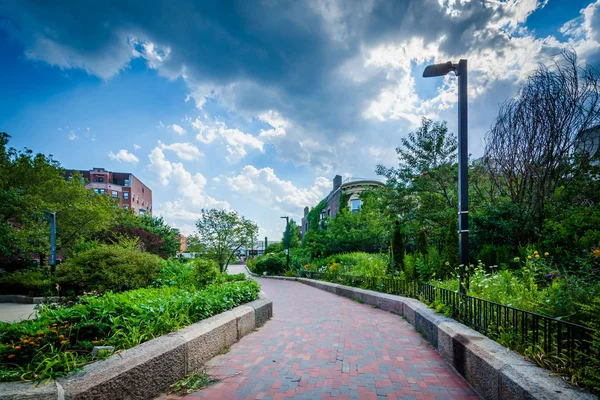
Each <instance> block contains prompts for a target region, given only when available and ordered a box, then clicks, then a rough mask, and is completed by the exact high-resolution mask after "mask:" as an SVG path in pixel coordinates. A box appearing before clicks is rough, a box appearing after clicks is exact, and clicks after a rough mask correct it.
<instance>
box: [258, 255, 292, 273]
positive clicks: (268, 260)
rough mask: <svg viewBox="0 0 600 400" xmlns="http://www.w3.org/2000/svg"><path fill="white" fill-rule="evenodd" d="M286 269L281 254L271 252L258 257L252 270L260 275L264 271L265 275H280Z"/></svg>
mask: <svg viewBox="0 0 600 400" xmlns="http://www.w3.org/2000/svg"><path fill="white" fill-rule="evenodd" d="M285 269H286V260H285V258H284V257H282V256H281V255H276V254H271V255H268V256H262V257H259V258H258V259H257V260H256V266H255V269H254V272H255V273H257V274H259V275H262V274H263V273H264V272H266V273H267V275H281V274H283V272H284V271H285Z"/></svg>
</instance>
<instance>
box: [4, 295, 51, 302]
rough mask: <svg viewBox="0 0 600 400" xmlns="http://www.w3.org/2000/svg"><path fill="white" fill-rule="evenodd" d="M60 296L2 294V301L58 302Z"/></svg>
mask: <svg viewBox="0 0 600 400" xmlns="http://www.w3.org/2000/svg"><path fill="white" fill-rule="evenodd" d="M59 299H60V297H56V296H50V297H31V296H23V295H20V294H3V295H0V303H21V304H42V303H56V302H58V300H59Z"/></svg>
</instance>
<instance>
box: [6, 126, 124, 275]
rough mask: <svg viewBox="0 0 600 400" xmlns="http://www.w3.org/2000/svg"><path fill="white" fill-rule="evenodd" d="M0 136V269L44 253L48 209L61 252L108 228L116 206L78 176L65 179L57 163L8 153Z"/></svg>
mask: <svg viewBox="0 0 600 400" xmlns="http://www.w3.org/2000/svg"><path fill="white" fill-rule="evenodd" d="M9 139H10V136H8V135H7V134H6V133H0V267H2V268H6V269H7V270H13V269H15V268H16V267H22V266H24V265H26V264H27V263H28V262H27V261H28V260H29V259H30V257H31V255H34V254H38V255H40V259H41V260H42V261H44V260H45V259H46V255H47V254H48V252H49V223H48V219H47V218H46V216H45V212H46V211H47V210H50V211H54V212H56V213H57V214H56V215H57V217H56V218H57V226H58V232H57V246H58V248H59V249H61V250H62V251H63V252H65V253H66V252H68V251H69V249H70V248H71V247H72V246H73V245H74V244H75V243H77V242H78V241H80V240H81V239H82V238H90V237H91V236H92V235H94V234H95V233H97V232H100V231H102V230H104V229H106V228H107V227H108V226H110V224H111V221H112V218H113V216H114V214H115V212H116V210H118V205H117V204H116V202H114V201H113V200H112V199H111V198H110V197H109V196H99V195H95V194H94V193H93V192H91V191H89V190H87V189H85V187H84V182H82V181H81V180H80V179H79V177H78V176H73V177H71V178H70V179H65V177H64V170H63V169H62V168H61V167H60V164H59V163H58V162H57V161H56V160H54V159H53V158H52V156H46V155H43V154H34V153H33V152H32V151H31V150H29V149H25V150H24V151H17V150H15V149H13V148H8V147H7V146H8V142H9Z"/></svg>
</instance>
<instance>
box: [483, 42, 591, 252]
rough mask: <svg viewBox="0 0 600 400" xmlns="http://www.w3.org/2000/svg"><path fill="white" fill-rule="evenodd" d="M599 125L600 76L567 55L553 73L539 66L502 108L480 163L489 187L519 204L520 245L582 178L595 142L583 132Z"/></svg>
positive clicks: (532, 237) (531, 237)
mask: <svg viewBox="0 0 600 400" xmlns="http://www.w3.org/2000/svg"><path fill="white" fill-rule="evenodd" d="M599 123H600V71H598V70H597V69H595V68H594V67H591V66H586V67H583V68H581V67H579V66H578V64H577V56H576V54H575V53H574V52H569V51H567V52H565V53H563V59H562V61H561V62H557V63H555V65H554V66H553V67H552V68H549V67H546V66H544V65H540V66H539V67H538V69H537V70H536V71H535V72H534V73H533V74H532V75H531V76H530V77H529V78H528V80H527V81H526V82H525V84H524V85H523V86H522V87H521V90H520V91H519V93H518V95H516V96H515V97H514V98H513V99H511V100H509V101H507V102H506V103H504V104H503V105H502V106H501V108H500V112H499V113H498V117H497V118H496V120H495V122H494V124H493V125H492V128H491V130H490V131H489V133H488V135H487V138H486V139H487V140H486V149H485V161H486V165H487V167H488V170H489V175H490V177H491V179H492V181H493V183H494V185H495V186H496V187H497V188H498V189H499V190H500V192H501V193H502V194H503V195H505V196H507V197H508V198H509V199H510V201H511V202H513V203H514V204H516V205H518V208H519V213H518V221H517V222H518V224H519V225H521V229H520V230H519V231H518V232H517V234H518V236H517V238H516V239H517V240H518V241H519V242H522V243H527V242H530V241H532V240H534V241H535V240H536V239H537V238H538V237H539V235H540V232H541V231H542V228H543V225H544V220H545V218H546V217H547V215H548V211H549V206H551V205H552V204H554V203H555V202H556V201H557V200H560V199H559V198H560V196H561V195H562V194H563V193H564V189H565V188H567V187H568V186H570V185H571V184H572V183H574V182H576V181H577V178H578V177H579V176H580V175H582V174H586V169H585V168H582V165H589V161H590V160H589V156H590V153H589V150H591V148H592V147H593V146H594V143H593V140H586V137H585V136H584V132H585V131H586V130H587V129H590V128H593V127H596V126H598V124H599ZM596 146H597V144H596Z"/></svg>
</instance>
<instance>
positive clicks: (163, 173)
mask: <svg viewBox="0 0 600 400" xmlns="http://www.w3.org/2000/svg"><path fill="white" fill-rule="evenodd" d="M148 158H149V159H150V164H149V165H148V168H149V169H150V170H151V171H153V172H154V173H156V174H157V175H158V177H159V179H160V182H161V183H162V184H163V185H167V184H168V183H169V175H171V171H172V170H173V167H172V166H171V163H170V162H169V161H168V160H167V158H166V157H165V153H163V151H162V150H161V148H160V147H155V148H154V149H152V151H151V152H150V154H148Z"/></svg>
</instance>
